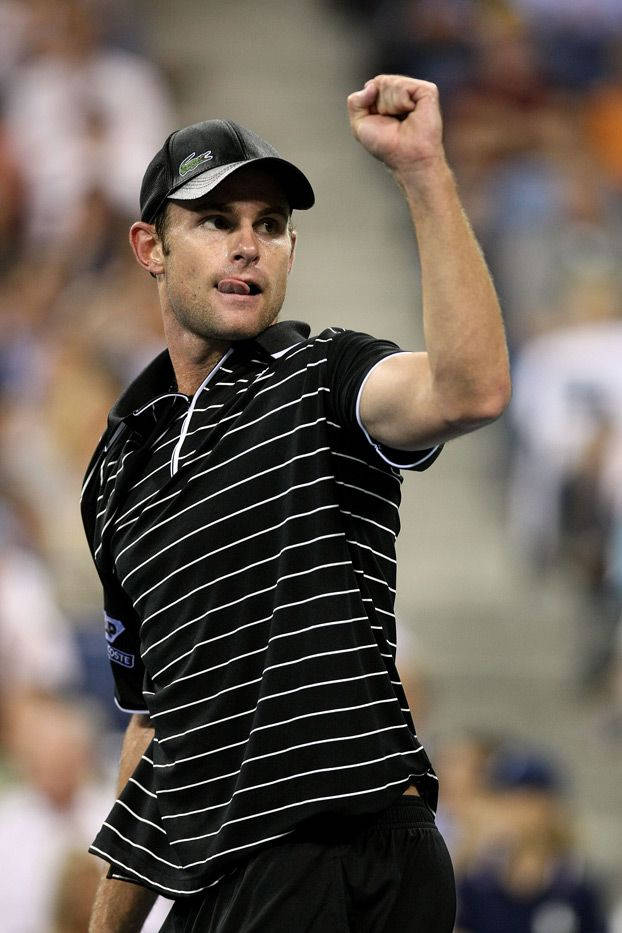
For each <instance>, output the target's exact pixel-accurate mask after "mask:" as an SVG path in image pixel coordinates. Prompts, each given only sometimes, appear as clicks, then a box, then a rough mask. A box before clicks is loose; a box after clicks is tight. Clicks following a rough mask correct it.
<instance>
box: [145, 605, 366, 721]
mask: <svg viewBox="0 0 622 933" xmlns="http://www.w3.org/2000/svg"><path fill="white" fill-rule="evenodd" d="M366 618H367V616H358V618H355V619H339V620H337V621H335V622H318V623H317V624H316V625H308V626H307V627H306V628H301V629H296V630H295V631H292V632H283V633H281V634H280V635H271V636H270V638H269V639H268V641H267V643H266V644H265V645H264V646H263V648H257V649H256V650H255V651H248V652H246V653H245V654H238V655H236V656H235V657H233V658H227V660H226V661H222V662H221V663H220V664H215V665H214V666H213V667H206V668H204V669H203V670H200V671H193V673H192V674H184V676H183V677H177V678H176V679H175V680H171V681H170V683H168V684H167V685H166V686H167V688H168V687H172V686H174V685H175V684H179V683H181V682H182V681H184V680H192V679H193V678H194V677H202V676H203V674H209V673H211V672H212V671H215V670H217V669H218V668H219V667H226V666H227V665H229V664H234V663H235V662H236V661H239V660H241V658H247V657H249V656H251V655H253V654H259V653H260V652H262V651H267V650H268V648H269V647H270V644H271V643H272V642H273V641H276V640H277V639H279V638H291V637H293V636H294V635H300V634H302V633H303V632H310V631H311V630H312V629H316V628H327V627H329V626H333V625H350V623H352V622H360V621H362V620H363V619H366ZM264 670H269V668H265V669H264ZM158 715H161V714H159V713H158Z"/></svg>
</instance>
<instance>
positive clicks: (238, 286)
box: [218, 279, 251, 295]
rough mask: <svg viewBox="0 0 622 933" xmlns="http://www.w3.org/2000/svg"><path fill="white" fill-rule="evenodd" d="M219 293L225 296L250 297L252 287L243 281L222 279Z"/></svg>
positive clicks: (219, 284)
mask: <svg viewBox="0 0 622 933" xmlns="http://www.w3.org/2000/svg"><path fill="white" fill-rule="evenodd" d="M218 291H219V292H222V294H223V295H250V293H251V290H250V287H249V286H248V285H247V284H246V282H243V281H242V280H241V279H221V280H220V282H219V283H218Z"/></svg>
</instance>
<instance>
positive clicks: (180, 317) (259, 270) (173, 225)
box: [130, 166, 296, 393]
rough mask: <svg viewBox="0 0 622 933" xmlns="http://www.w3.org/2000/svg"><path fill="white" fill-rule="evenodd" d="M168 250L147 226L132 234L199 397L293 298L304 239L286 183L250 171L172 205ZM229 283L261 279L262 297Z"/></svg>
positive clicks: (187, 384) (176, 362) (175, 357)
mask: <svg viewBox="0 0 622 933" xmlns="http://www.w3.org/2000/svg"><path fill="white" fill-rule="evenodd" d="M168 211H169V215H168V223H167V231H166V239H165V244H163V243H162V242H161V240H160V239H159V238H158V236H157V233H156V230H155V227H154V226H153V225H152V224H146V223H143V222H142V221H139V222H137V223H135V224H134V225H133V226H132V228H131V230H130V242H131V244H132V247H133V249H134V253H135V255H136V258H137V260H138V262H139V263H140V265H142V266H143V268H145V269H147V271H149V272H151V273H152V274H153V275H155V277H156V280H157V283H158V292H159V298H160V307H161V311H162V320H163V324H164V333H165V337H166V342H167V345H168V348H169V352H170V355H171V360H172V362H173V367H174V369H175V373H176V375H177V383H178V387H179V389H180V391H182V392H187V393H193V392H195V391H196V389H197V388H198V387H199V385H200V384H201V382H202V381H203V379H204V378H205V376H206V375H207V374H208V373H209V371H210V369H211V368H212V367H213V366H214V365H215V364H216V363H217V362H218V360H219V359H220V358H221V356H222V355H223V354H224V353H225V351H226V350H227V348H228V347H229V346H230V345H231V343H232V342H234V341H236V340H242V339H245V338H249V337H255V336H256V335H257V334H259V333H260V332H261V331H263V330H265V328H266V327H268V326H269V325H270V324H272V323H274V321H275V320H276V318H277V317H278V314H279V311H280V310H281V306H282V304H283V301H284V299H285V291H286V287H287V278H288V275H289V273H290V271H291V268H292V265H293V262H294V250H295V245H296V234H295V232H294V231H293V230H290V229H289V227H288V219H289V214H290V211H289V205H288V203H287V200H286V198H285V194H284V192H283V190H282V189H281V186H280V185H279V183H278V181H277V180H276V179H275V178H274V177H273V176H272V175H271V174H270V173H268V172H266V171H265V170H262V169H260V168H255V167H253V166H249V167H248V168H245V169H241V170H239V171H238V172H235V173H234V174H233V175H231V176H229V177H228V178H227V179H225V181H223V182H222V183H221V184H220V185H218V187H217V188H216V189H215V191H213V192H210V193H209V194H208V195H207V196H206V197H204V198H201V199H200V200H199V201H189V202H183V201H178V202H171V203H170V204H169V206H168ZM223 279H229V280H235V279H244V280H249V279H250V280H253V281H254V282H255V284H256V285H258V286H259V287H260V288H261V292H260V294H258V295H238V294H222V293H221V292H219V291H218V288H217V286H218V283H219V282H220V281H221V280H223Z"/></svg>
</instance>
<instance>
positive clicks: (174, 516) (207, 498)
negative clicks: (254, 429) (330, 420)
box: [117, 419, 334, 559]
mask: <svg viewBox="0 0 622 933" xmlns="http://www.w3.org/2000/svg"><path fill="white" fill-rule="evenodd" d="M320 420H321V419H320ZM299 427H303V425H300V426H299ZM304 427H308V425H304ZM264 443H266V442H263V443H262V444H257V445H256V447H255V448H250V450H255V449H257V448H258V447H262V446H263V444H264ZM250 450H248V451H245V452H244V454H246V453H250ZM244 454H237V455H236V456H235V457H230V458H229V460H225V461H223V462H222V463H219V464H217V465H215V466H213V467H210V468H209V469H207V470H203V472H201V473H198V474H196V475H195V476H191V477H190V478H189V480H188V482H191V481H192V480H195V479H198V478H199V477H202V476H205V475H206V474H207V473H211V472H212V471H213V470H216V469H220V468H221V467H224V466H226V465H227V464H229V463H231V462H232V461H233V460H237V459H238V457H240V456H243V455H244ZM322 478H324V477H322ZM328 478H329V479H333V478H334V477H333V476H332V475H330V476H329V477H328ZM316 482H317V480H316ZM234 485H239V482H238V483H235V484H234ZM304 485H309V484H302V486H304ZM227 488H229V487H227ZM230 488H233V487H230ZM292 488H294V489H295V488H298V487H295V486H294V487H292ZM301 488H302V487H301ZM287 492H288V490H286V491H285V493H283V492H282V493H279V495H278V496H274V497H273V498H274V499H278V498H280V497H281V496H283V495H285V494H286V493H287ZM219 494H220V490H217V491H216V492H215V493H211V494H210V495H209V496H204V497H203V498H202V499H198V500H197V501H196V502H193V503H192V504H191V505H187V506H186V507H185V508H183V509H181V511H179V512H176V513H175V514H174V515H169V517H168V518H166V519H164V520H163V521H161V522H157V523H156V524H155V525H152V526H151V527H150V528H148V529H146V531H144V532H143V533H142V534H141V535H139V536H138V538H135V539H134V541H131V542H130V544H128V545H127V547H124V548H123V549H122V550H121V551H119V553H118V554H117V559H118V558H119V557H121V556H122V555H123V554H125V552H126V551H127V550H129V548H131V547H134V546H135V545H136V544H138V542H139V541H141V540H142V539H143V538H144V537H145V536H146V535H148V534H150V533H151V532H153V531H156V530H157V529H158V528H161V527H162V526H163V525H166V524H168V522H172V521H175V519H177V518H179V516H180V515H183V514H184V513H185V512H188V511H190V510H191V509H196V507H197V506H198V505H201V504H202V503H203V502H207V501H208V500H209V499H213V498H214V496H216V495H219ZM265 501H266V502H271V501H272V499H266V500H265ZM249 508H250V507H249ZM242 511H248V509H246V510H242ZM234 514H235V515H237V514H239V513H237V512H236V513H234ZM227 517H230V516H223V518H222V519H220V521H224V520H225V519H226V518H227ZM206 527H209V526H206Z"/></svg>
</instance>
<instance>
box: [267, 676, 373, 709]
mask: <svg viewBox="0 0 622 933" xmlns="http://www.w3.org/2000/svg"><path fill="white" fill-rule="evenodd" d="M370 677H388V674H387V672H386V670H382V671H373V673H371V674H357V675H356V676H355V677H335V678H334V679H333V680H314V681H313V683H310V684H303V685H302V686H301V687H292V688H291V689H290V690H279V691H278V692H277V693H267V694H266V695H265V696H262V697H259V703H264V702H265V701H266V700H274V699H276V697H284V696H289V694H290V693H300V691H301V690H310V689H311V688H312V687H326V686H330V685H332V684H345V683H351V682H352V681H354V680H367V679H368V678H370Z"/></svg>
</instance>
